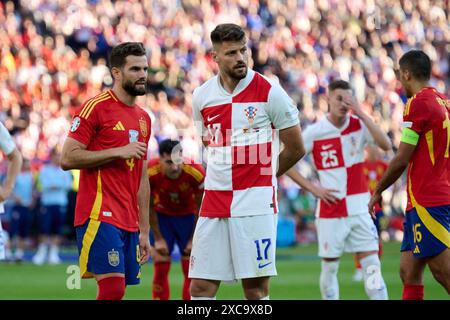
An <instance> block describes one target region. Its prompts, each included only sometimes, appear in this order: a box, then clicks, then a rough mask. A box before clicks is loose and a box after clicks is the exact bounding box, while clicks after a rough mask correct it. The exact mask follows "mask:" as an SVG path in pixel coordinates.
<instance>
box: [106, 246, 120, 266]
mask: <svg viewBox="0 0 450 320" xmlns="http://www.w3.org/2000/svg"><path fill="white" fill-rule="evenodd" d="M108 262H109V264H110V265H111V266H113V267H117V266H118V265H119V263H120V256H119V252H118V251H116V250H114V249H112V250H111V251H108Z"/></svg>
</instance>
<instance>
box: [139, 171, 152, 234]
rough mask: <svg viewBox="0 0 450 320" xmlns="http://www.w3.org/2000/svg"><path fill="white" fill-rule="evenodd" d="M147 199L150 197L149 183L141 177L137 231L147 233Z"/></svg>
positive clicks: (148, 223) (148, 229)
mask: <svg viewBox="0 0 450 320" xmlns="http://www.w3.org/2000/svg"><path fill="white" fill-rule="evenodd" d="M149 199H150V184H149V182H148V179H146V178H142V179H141V184H140V186H139V191H138V205H139V231H140V233H141V234H147V235H148V234H149V232H150V221H149V209H150V208H149Z"/></svg>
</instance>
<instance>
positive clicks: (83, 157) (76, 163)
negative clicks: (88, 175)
mask: <svg viewBox="0 0 450 320" xmlns="http://www.w3.org/2000/svg"><path fill="white" fill-rule="evenodd" d="M118 158H119V155H118V152H117V148H111V149H105V150H98V151H89V150H83V149H74V150H69V151H66V152H64V153H63V157H62V159H61V167H62V168H63V169H64V170H70V169H85V168H94V167H98V166H101V165H104V164H106V163H108V162H111V161H113V160H115V159H118Z"/></svg>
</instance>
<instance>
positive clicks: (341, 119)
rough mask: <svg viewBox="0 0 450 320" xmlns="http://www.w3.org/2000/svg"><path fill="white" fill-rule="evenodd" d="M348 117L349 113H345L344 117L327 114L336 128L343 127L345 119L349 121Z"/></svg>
mask: <svg viewBox="0 0 450 320" xmlns="http://www.w3.org/2000/svg"><path fill="white" fill-rule="evenodd" d="M347 117H348V115H345V116H344V117H336V116H334V115H333V114H331V113H329V114H328V115H327V119H328V121H330V122H331V124H332V125H334V126H335V127H336V128H342V126H343V125H344V124H345V121H347Z"/></svg>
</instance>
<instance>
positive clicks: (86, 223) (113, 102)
mask: <svg viewBox="0 0 450 320" xmlns="http://www.w3.org/2000/svg"><path fill="white" fill-rule="evenodd" d="M110 63H111V73H112V75H113V77H114V85H113V88H112V90H108V91H106V92H104V93H102V94H100V95H98V96H96V97H94V98H92V99H90V100H88V101H86V102H85V103H84V104H83V106H82V107H81V108H80V109H79V112H78V113H77V114H76V115H75V117H74V118H73V121H72V125H71V128H70V133H69V135H68V138H67V140H66V142H65V143H64V147H63V154H62V159H61V166H62V168H63V169H64V170H69V169H81V173H80V182H79V191H78V195H77V204H76V209H75V223H74V224H75V227H76V232H77V241H78V249H79V252H80V269H81V276H82V277H83V278H91V277H94V278H95V279H96V280H97V284H98V295H97V299H99V300H103V299H122V297H123V295H124V294H125V285H126V284H127V285H128V284H130V285H131V284H138V283H139V278H140V264H143V263H145V262H146V261H147V260H148V257H149V253H150V243H149V231H150V223H149V217H148V210H149V204H148V199H149V197H150V186H149V183H148V179H147V176H146V171H145V168H146V167H147V160H146V157H147V143H148V140H149V137H150V128H151V123H150V117H149V116H148V114H147V113H146V112H145V111H144V110H142V109H141V108H140V107H138V106H136V105H135V101H136V96H139V95H144V94H145V92H146V81H147V68H148V63H147V57H146V55H145V48H144V47H143V45H142V44H141V43H136V42H126V43H122V44H120V45H118V46H116V47H114V48H113V50H112V52H111V56H110Z"/></svg>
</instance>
